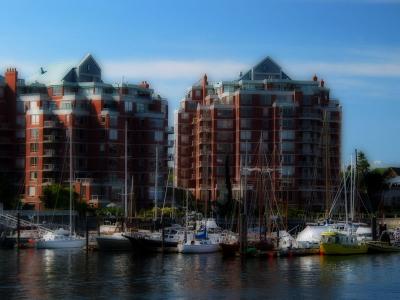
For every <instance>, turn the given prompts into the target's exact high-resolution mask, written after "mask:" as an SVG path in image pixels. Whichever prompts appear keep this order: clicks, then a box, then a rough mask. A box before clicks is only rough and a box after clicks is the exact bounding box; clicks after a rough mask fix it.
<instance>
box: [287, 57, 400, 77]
mask: <svg viewBox="0 0 400 300" xmlns="http://www.w3.org/2000/svg"><path fill="white" fill-rule="evenodd" d="M288 65H289V66H290V69H291V70H293V71H294V72H295V73H296V74H299V75H302V76H304V75H306V76H308V77H309V76H310V74H314V73H316V74H326V75H342V76H365V77H400V62H385V63H345V62H318V61H313V62H293V63H289V64H288Z"/></svg>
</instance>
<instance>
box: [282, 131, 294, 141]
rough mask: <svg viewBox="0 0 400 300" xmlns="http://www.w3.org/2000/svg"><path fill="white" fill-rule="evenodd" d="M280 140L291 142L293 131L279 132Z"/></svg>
mask: <svg viewBox="0 0 400 300" xmlns="http://www.w3.org/2000/svg"><path fill="white" fill-rule="evenodd" d="M281 139H282V140H293V139H294V130H282V131H281Z"/></svg>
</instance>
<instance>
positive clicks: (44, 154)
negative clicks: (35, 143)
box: [43, 149, 55, 156]
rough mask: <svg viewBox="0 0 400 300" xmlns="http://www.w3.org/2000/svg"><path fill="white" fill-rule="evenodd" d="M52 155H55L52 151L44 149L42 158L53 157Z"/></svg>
mask: <svg viewBox="0 0 400 300" xmlns="http://www.w3.org/2000/svg"><path fill="white" fill-rule="evenodd" d="M54 155H55V151H54V149H45V150H44V152H43V156H54Z"/></svg>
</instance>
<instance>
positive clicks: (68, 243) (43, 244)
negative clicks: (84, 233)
mask: <svg viewBox="0 0 400 300" xmlns="http://www.w3.org/2000/svg"><path fill="white" fill-rule="evenodd" d="M84 245H85V240H83V239H65V240H48V241H45V240H38V241H37V242H36V248H37V249H64V248H83V246H84Z"/></svg>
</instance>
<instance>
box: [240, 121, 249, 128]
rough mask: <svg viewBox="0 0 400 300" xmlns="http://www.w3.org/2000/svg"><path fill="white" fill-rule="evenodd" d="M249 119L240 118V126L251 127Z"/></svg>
mask: <svg viewBox="0 0 400 300" xmlns="http://www.w3.org/2000/svg"><path fill="white" fill-rule="evenodd" d="M251 123H252V122H251V119H241V120H240V128H251Z"/></svg>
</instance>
